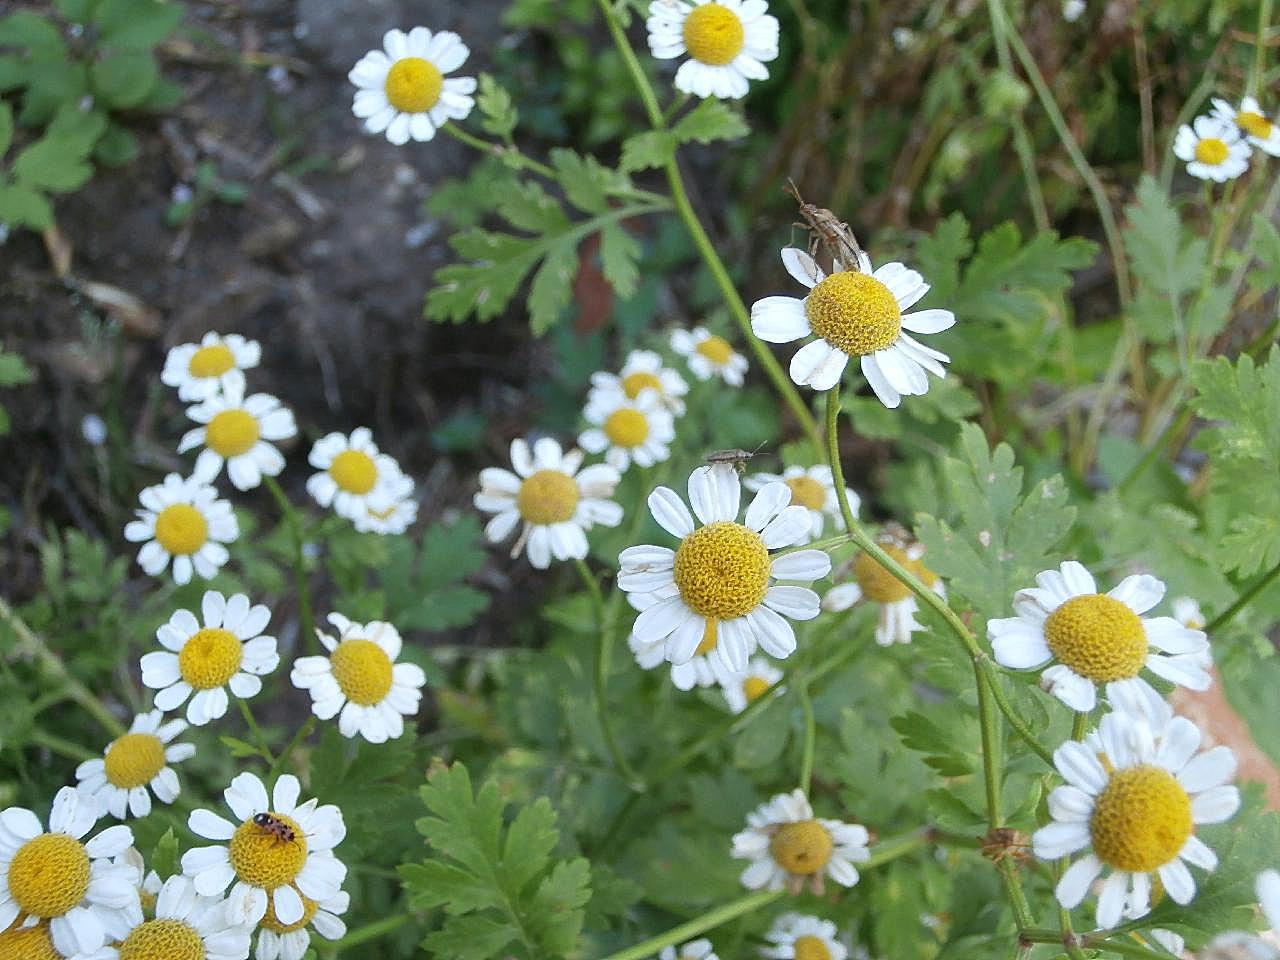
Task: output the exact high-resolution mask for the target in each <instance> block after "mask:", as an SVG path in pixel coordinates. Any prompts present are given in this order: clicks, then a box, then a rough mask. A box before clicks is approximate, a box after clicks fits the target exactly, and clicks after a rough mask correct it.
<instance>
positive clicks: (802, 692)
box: [796, 680, 818, 797]
mask: <svg viewBox="0 0 1280 960" xmlns="http://www.w3.org/2000/svg"><path fill="white" fill-rule="evenodd" d="M796 694H797V696H799V697H800V709H801V711H802V712H803V713H804V749H803V750H801V752H800V789H801V790H802V791H803V792H804V795H805V796H806V797H807V796H808V795H809V789H810V787H811V786H812V783H813V752H814V748H815V746H816V744H817V740H818V725H817V723H816V722H815V720H814V716H813V698H811V697H810V696H809V683H808V681H807V680H801V681H800V683H799V688H798V689H797V691H796Z"/></svg>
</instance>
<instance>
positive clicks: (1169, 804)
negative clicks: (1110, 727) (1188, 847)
mask: <svg viewBox="0 0 1280 960" xmlns="http://www.w3.org/2000/svg"><path fill="white" fill-rule="evenodd" d="M1193 829H1194V828H1193V826H1192V819H1191V798H1190V797H1189V796H1188V795H1187V791H1186V790H1185V789H1183V787H1182V785H1181V784H1180V783H1178V781H1177V780H1176V779H1175V778H1174V776H1173V774H1171V773H1170V772H1169V771H1168V770H1165V769H1163V768H1161V767H1156V766H1151V765H1149V764H1142V765H1140V766H1136V767H1129V768H1127V769H1124V770H1120V771H1118V772H1116V773H1113V774H1112V775H1111V778H1110V780H1109V781H1108V782H1107V786H1106V788H1105V789H1104V790H1103V791H1102V793H1101V794H1100V795H1099V796H1098V799H1097V801H1096V802H1095V803H1094V807H1093V816H1092V817H1090V819H1089V834H1090V837H1091V838H1092V840H1093V850H1094V853H1096V854H1097V855H1098V858H1099V859H1100V860H1102V862H1103V863H1106V864H1109V865H1110V866H1113V867H1115V868H1116V869H1118V870H1128V871H1130V872H1133V873H1149V872H1150V871H1152V870H1155V869H1156V868H1158V867H1161V866H1163V865H1164V864H1166V863H1168V862H1169V861H1170V860H1172V859H1173V858H1174V857H1176V856H1177V855H1178V852H1179V851H1180V850H1181V849H1182V847H1183V845H1184V844H1185V843H1186V842H1187V838H1188V837H1190V836H1191V831H1192V830H1193Z"/></svg>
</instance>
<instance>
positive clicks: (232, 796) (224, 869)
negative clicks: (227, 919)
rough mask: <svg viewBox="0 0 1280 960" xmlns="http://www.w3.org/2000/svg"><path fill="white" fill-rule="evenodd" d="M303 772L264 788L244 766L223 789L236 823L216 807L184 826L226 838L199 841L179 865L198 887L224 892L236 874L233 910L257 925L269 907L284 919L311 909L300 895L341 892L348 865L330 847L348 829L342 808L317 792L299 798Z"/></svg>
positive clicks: (207, 835)
mask: <svg viewBox="0 0 1280 960" xmlns="http://www.w3.org/2000/svg"><path fill="white" fill-rule="evenodd" d="M299 789H300V788H299V784H298V778H297V777H295V776H293V774H289V773H286V774H284V775H283V776H282V777H280V779H279V780H277V781H276V785H275V788H274V789H273V790H272V792H271V798H270V799H269V800H268V798H267V788H266V787H265V786H264V785H263V783H262V781H261V780H259V779H258V778H257V777H256V776H254V775H253V774H252V773H241V774H238V775H237V776H236V778H235V779H234V780H232V781H231V785H230V786H229V787H227V789H226V791H225V792H224V793H223V796H224V797H225V798H226V801H227V806H228V807H230V808H231V812H232V813H233V814H234V815H235V819H236V821H237V822H234V823H233V822H231V821H229V820H225V819H223V818H222V817H220V816H218V815H217V814H216V813H214V812H213V811H211V810H195V811H193V812H192V814H191V816H190V817H189V818H188V820H187V826H188V827H190V829H191V832H192V833H194V834H196V835H197V836H201V837H205V838H206V839H209V840H222V841H229V842H228V843H227V845H226V846H221V845H218V846H210V847H196V848H195V849H193V850H188V851H187V852H186V853H184V854H183V855H182V872H183V873H184V874H185V875H186V876H188V877H191V878H192V879H193V880H194V881H195V888H196V892H197V893H199V894H201V895H203V896H206V897H213V896H219V895H221V894H222V892H223V891H224V890H226V889H227V886H228V884H231V883H232V882H233V881H234V886H232V887H231V894H230V896H229V900H230V901H231V902H230V905H229V906H228V914H229V915H232V916H235V917H236V918H237V919H238V920H240V921H241V922H243V923H248V924H256V923H258V922H259V921H261V920H262V918H263V917H265V916H266V915H267V909H268V907H270V909H271V910H272V911H274V915H275V918H276V920H277V921H278V922H279V923H280V924H282V925H290V924H294V923H297V922H298V921H299V920H301V919H303V917H305V916H306V912H307V908H306V904H305V903H304V902H303V899H302V898H303V897H308V898H310V899H311V900H314V901H316V902H317V903H320V902H323V901H327V900H329V899H331V898H333V897H336V896H337V895H338V891H339V889H340V888H341V887H342V881H343V880H345V879H346V876H347V868H346V867H345V866H344V865H343V863H342V861H340V860H339V859H338V858H337V857H335V856H334V855H333V848H334V847H336V846H337V845H338V844H339V843H341V842H342V839H343V837H345V836H346V835H347V827H346V824H345V823H343V821H342V811H341V810H339V809H338V808H337V807H336V806H334V805H333V804H331V803H326V804H323V805H320V806H317V801H316V800H314V799H312V800H308V801H307V802H306V803H299V802H298V793H299Z"/></svg>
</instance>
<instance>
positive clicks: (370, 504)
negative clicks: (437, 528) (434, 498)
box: [351, 474, 418, 535]
mask: <svg viewBox="0 0 1280 960" xmlns="http://www.w3.org/2000/svg"><path fill="white" fill-rule="evenodd" d="M417 519H418V501H417V500H415V499H413V478H412V477H407V476H405V475H404V474H401V475H400V476H398V477H394V478H393V479H391V480H388V481H387V482H386V483H385V484H382V485H380V486H379V487H377V488H376V489H375V490H374V491H373V493H371V494H370V495H369V497H368V499H367V500H366V501H365V509H364V514H363V515H362V516H358V517H356V518H355V519H354V520H352V521H351V522H352V524H353V525H354V526H355V528H356V530H358V531H359V532H360V533H380V534H384V535H385V534H401V533H404V532H405V531H406V530H408V529H409V527H411V526H412V525H413V522H414V521H415V520H417Z"/></svg>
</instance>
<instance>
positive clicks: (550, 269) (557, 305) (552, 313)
mask: <svg viewBox="0 0 1280 960" xmlns="http://www.w3.org/2000/svg"><path fill="white" fill-rule="evenodd" d="M577 275H578V247H577V244H575V243H557V244H555V245H554V246H553V247H551V249H550V250H548V251H547V255H546V257H544V258H543V261H542V266H540V267H539V268H538V272H537V273H535V274H534V275H533V285H532V286H531V287H530V288H529V301H528V304H529V325H530V326H531V327H532V328H533V332H534V334H536V335H538V336H541V335H542V334H544V333H546V332H547V331H548V330H550V329H551V327H552V326H554V325H555V323H556V321H557V320H559V319H560V314H561V313H562V312H563V311H564V309H565V307H567V306H569V303H570V302H571V301H572V300H573V281H574V279H575V278H576V277H577Z"/></svg>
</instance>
